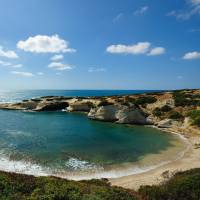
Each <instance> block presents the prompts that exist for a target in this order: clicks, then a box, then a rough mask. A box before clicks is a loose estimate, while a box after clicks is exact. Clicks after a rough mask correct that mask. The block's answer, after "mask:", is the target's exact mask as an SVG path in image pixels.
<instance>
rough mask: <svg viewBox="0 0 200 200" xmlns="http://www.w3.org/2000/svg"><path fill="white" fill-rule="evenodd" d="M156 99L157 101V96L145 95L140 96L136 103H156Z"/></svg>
mask: <svg viewBox="0 0 200 200" xmlns="http://www.w3.org/2000/svg"><path fill="white" fill-rule="evenodd" d="M156 101H157V99H156V98H155V97H152V96H143V97H139V98H138V99H136V100H135V104H138V105H145V104H151V103H155V102H156Z"/></svg>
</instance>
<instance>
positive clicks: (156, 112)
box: [153, 108, 162, 117]
mask: <svg viewBox="0 0 200 200" xmlns="http://www.w3.org/2000/svg"><path fill="white" fill-rule="evenodd" d="M153 114H154V115H155V116H156V117H160V116H162V111H161V109H160V108H155V109H154V110H153Z"/></svg>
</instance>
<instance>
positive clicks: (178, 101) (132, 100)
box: [0, 90, 200, 189]
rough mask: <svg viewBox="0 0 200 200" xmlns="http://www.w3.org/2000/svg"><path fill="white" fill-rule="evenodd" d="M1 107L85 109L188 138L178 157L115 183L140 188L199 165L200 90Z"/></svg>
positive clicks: (97, 117) (114, 120) (27, 102)
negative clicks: (182, 151)
mask: <svg viewBox="0 0 200 200" xmlns="http://www.w3.org/2000/svg"><path fill="white" fill-rule="evenodd" d="M0 109H8V110H22V111H32V112H44V111H46V112H47V111H59V110H62V111H63V112H84V113H85V114H86V115H87V117H88V118H89V119H91V120H99V121H105V122H112V123H120V124H130V125H151V126H154V127H157V128H159V129H162V130H165V131H167V132H174V133H178V134H181V135H183V136H184V137H185V138H187V143H188V149H187V152H184V155H183V156H182V157H181V159H179V160H175V161H174V162H171V163H168V164H166V165H163V166H160V167H157V168H156V169H153V170H151V171H148V172H145V173H142V174H135V175H130V176H127V177H121V178H116V179H110V180H109V181H110V183H111V184H112V185H117V186H122V187H125V188H130V189H138V188H139V187H140V186H142V185H153V184H160V183H162V182H163V181H165V180H166V174H167V177H168V178H170V177H172V176H173V175H174V174H175V173H176V172H177V171H184V170H189V169H192V168H200V90H176V91H165V92H156V93H145V94H134V95H123V96H105V97H88V98H83V97H63V96H45V97H40V98H33V99H28V100H23V101H22V102H18V103H2V104H0Z"/></svg>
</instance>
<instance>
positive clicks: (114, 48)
mask: <svg viewBox="0 0 200 200" xmlns="http://www.w3.org/2000/svg"><path fill="white" fill-rule="evenodd" d="M150 46H151V44H150V43H149V42H139V43H137V44H133V45H123V44H118V45H110V46H108V47H107V49H106V51H107V52H109V53H115V54H145V53H146V52H147V51H148V50H149V48H150Z"/></svg>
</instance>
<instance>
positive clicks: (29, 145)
mask: <svg viewBox="0 0 200 200" xmlns="http://www.w3.org/2000/svg"><path fill="white" fill-rule="evenodd" d="M176 140H177V137H175V136H174V135H172V134H167V133H164V134H163V133H162V132H160V131H159V130H156V129H153V128H147V127H140V126H134V127H133V126H127V125H119V124H113V123H104V122H98V121H92V120H89V119H88V118H87V117H86V116H85V115H84V114H80V113H66V112H41V113H35V112H21V111H3V110H1V111H0V150H1V156H2V157H6V158H8V160H9V161H12V162H13V163H14V162H15V161H16V162H17V161H20V162H25V163H26V162H29V163H32V164H35V165H36V166H39V167H41V168H48V170H50V171H54V172H57V173H59V172H80V171H82V173H84V170H85V171H87V172H88V171H90V170H94V169H95V170H96V169H101V170H104V169H106V168H109V166H116V165H120V164H123V163H136V162H138V161H140V160H141V159H143V158H145V157H146V156H148V155H159V154H160V153H162V152H164V151H167V150H168V149H170V148H173V147H174V141H176ZM4 161H5V160H4ZM1 162H3V161H1V160H0V168H2V167H5V168H6V164H5V163H4V164H2V165H1ZM13 163H12V165H14V164H13ZM19 165H20V164H19V163H18V164H17V166H16V167H15V168H14V169H16V170H18V169H17V167H19ZM9 167H10V168H12V170H13V166H10V165H9ZM36 170H37V169H36Z"/></svg>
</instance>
